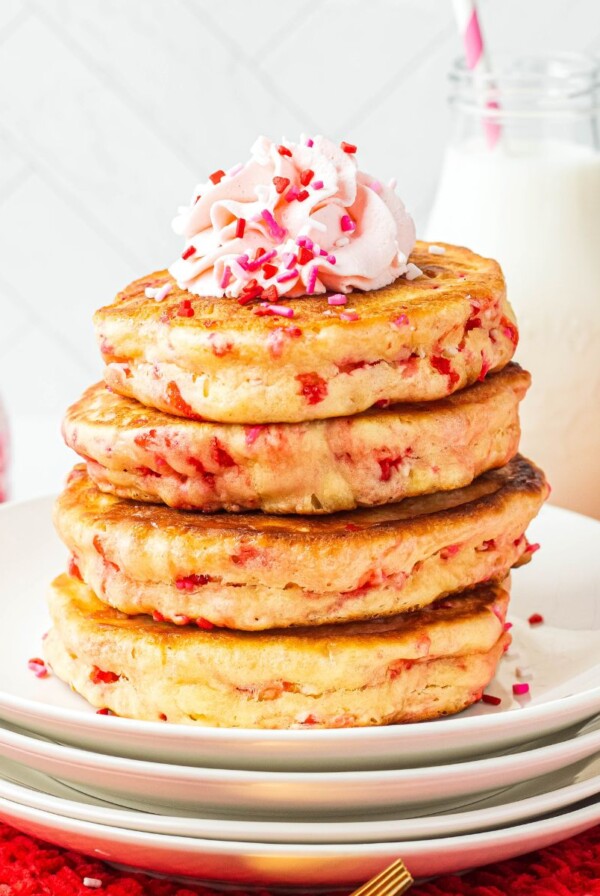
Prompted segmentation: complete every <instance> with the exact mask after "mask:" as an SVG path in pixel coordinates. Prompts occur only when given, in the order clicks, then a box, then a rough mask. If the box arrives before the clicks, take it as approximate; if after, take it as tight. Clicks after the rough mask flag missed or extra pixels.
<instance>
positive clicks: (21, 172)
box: [0, 162, 33, 205]
mask: <svg viewBox="0 0 600 896" xmlns="http://www.w3.org/2000/svg"><path fill="white" fill-rule="evenodd" d="M32 175H33V171H32V169H31V168H30V167H29V165H26V164H24V163H23V162H21V167H20V168H19V169H18V170H17V171H16V172H15V174H13V175H12V177H10V178H9V179H8V180H7V181H6V183H5V184H3V186H2V187H0V205H1V204H2V203H3V202H6V201H7V200H8V199H10V197H11V196H12V195H13V193H16V191H17V190H18V189H19V188H20V187H22V186H23V184H24V183H26V182H27V181H28V180H29V178H30V177H31V176H32Z"/></svg>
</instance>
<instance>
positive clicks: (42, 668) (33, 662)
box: [27, 656, 49, 678]
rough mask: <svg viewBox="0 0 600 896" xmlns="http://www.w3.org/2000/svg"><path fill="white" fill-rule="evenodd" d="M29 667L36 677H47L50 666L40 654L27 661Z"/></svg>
mask: <svg viewBox="0 0 600 896" xmlns="http://www.w3.org/2000/svg"><path fill="white" fill-rule="evenodd" d="M27 668H28V669H29V670H30V671H31V672H33V674H34V675H35V677H36V678H47V677H48V674H49V673H48V667H47V666H46V663H45V662H44V660H42V659H40V657H39V656H34V657H33V658H32V659H30V660H29V661H28V663H27Z"/></svg>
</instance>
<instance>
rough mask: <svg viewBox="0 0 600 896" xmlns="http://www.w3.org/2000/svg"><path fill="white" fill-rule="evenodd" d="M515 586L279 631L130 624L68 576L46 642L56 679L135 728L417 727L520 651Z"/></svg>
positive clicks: (60, 582)
mask: <svg viewBox="0 0 600 896" xmlns="http://www.w3.org/2000/svg"><path fill="white" fill-rule="evenodd" d="M508 601H509V593H508V581H505V582H504V583H503V584H502V585H499V584H493V585H492V584H490V585H483V586H480V587H479V588H476V589H473V590H471V591H464V592H462V593H461V594H459V595H455V596H453V597H452V598H444V599H442V600H440V601H438V602H437V603H436V604H433V605H431V606H430V607H428V608H426V609H424V610H419V611H415V612H413V613H407V614H401V615H398V616H393V617H391V618H387V619H374V620H371V621H368V622H353V623H346V624H341V625H324V626H319V627H317V628H297V629H293V630H287V629H285V630H283V629H278V630H272V631H269V632H239V631H236V632H234V631H202V630H200V629H190V628H188V627H183V628H182V627H177V626H175V625H173V624H171V623H167V622H155V621H153V620H152V619H151V618H150V617H147V616H134V617H130V616H126V615H125V614H124V613H121V612H120V611H118V610H114V609H112V608H111V607H108V606H106V605H105V604H103V603H101V602H100V601H99V600H98V598H97V597H96V596H95V595H94V593H93V591H91V589H90V588H88V587H87V586H86V585H84V584H83V583H82V582H81V581H79V580H78V579H75V578H73V577H70V576H68V575H61V576H59V577H58V578H57V579H56V580H55V581H54V583H53V585H52V588H51V591H50V596H49V606H50V614H51V617H52V622H53V628H52V629H51V631H50V632H49V634H48V636H47V637H46V639H45V641H44V648H45V653H46V659H47V660H48V663H49V664H50V666H51V668H52V670H53V671H54V673H55V674H56V675H57V676H58V677H59V678H61V679H63V680H64V681H66V682H67V683H68V684H70V685H71V687H72V688H73V689H74V690H75V691H77V692H78V693H80V694H81V695H82V696H83V697H85V698H86V699H87V700H88V701H89V702H90V703H91V704H93V705H94V706H96V707H106V708H108V709H110V710H111V711H112V712H114V713H116V714H117V715H120V716H125V717H129V718H135V719H146V720H151V721H156V720H158V719H162V720H164V721H169V722H177V723H184V724H196V725H205V726H215V727H239V728H308V727H313V728H314V727H320V728H336V727H337V728H341V727H354V726H366V725H384V724H388V723H392V722H416V721H423V720H426V719H434V718H437V717H439V716H442V715H449V714H451V713H456V712H459V711H460V710H462V709H465V708H466V707H467V706H469V705H471V704H472V703H474V702H475V701H476V700H478V699H479V698H480V697H481V694H482V692H483V689H484V688H485V687H486V685H487V684H488V683H489V681H490V679H491V678H492V677H493V675H494V672H495V669H496V665H497V663H498V661H499V659H500V657H501V656H502V654H503V653H504V651H505V650H506V649H507V647H508V645H509V643H510V635H509V634H508V632H507V631H505V625H504V623H505V618H506V611H507V608H508Z"/></svg>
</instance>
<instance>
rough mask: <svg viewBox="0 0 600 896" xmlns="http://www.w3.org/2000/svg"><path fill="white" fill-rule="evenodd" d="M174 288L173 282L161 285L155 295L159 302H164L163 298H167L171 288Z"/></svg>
mask: <svg viewBox="0 0 600 896" xmlns="http://www.w3.org/2000/svg"><path fill="white" fill-rule="evenodd" d="M172 289H173V284H172V283H165V285H164V286H161V288H160V289H159V290H157V292H156V295H155V296H154V298H155V300H156V301H157V302H162V300H163V299H166V298H167V296H168V295H169V293H170V292H171V290H172Z"/></svg>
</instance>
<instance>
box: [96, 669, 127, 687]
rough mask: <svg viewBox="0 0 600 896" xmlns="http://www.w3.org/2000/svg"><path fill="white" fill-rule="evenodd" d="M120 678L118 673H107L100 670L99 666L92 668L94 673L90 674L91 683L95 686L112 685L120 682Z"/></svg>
mask: <svg viewBox="0 0 600 896" xmlns="http://www.w3.org/2000/svg"><path fill="white" fill-rule="evenodd" d="M120 677H121V676H120V675H117V673H116V672H105V671H104V670H103V669H99V668H98V666H92V671H91V672H90V681H92V682H93V683H94V684H112V683H113V682H115V681H118V680H119V678H120Z"/></svg>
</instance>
